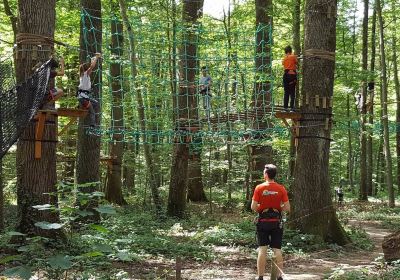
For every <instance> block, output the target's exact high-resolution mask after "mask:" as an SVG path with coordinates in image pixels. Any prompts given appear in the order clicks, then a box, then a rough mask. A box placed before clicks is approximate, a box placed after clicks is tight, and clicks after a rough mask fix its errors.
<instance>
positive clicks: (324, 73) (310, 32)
mask: <svg viewBox="0 0 400 280" xmlns="http://www.w3.org/2000/svg"><path fill="white" fill-rule="evenodd" d="M336 9H337V7H336V1H331V2H325V1H323V0H308V1H306V9H305V14H306V15H305V41H304V50H305V51H304V55H305V60H304V64H303V81H302V92H307V93H308V94H309V96H310V98H311V99H310V100H311V102H309V104H306V100H305V98H304V97H303V100H302V101H303V102H302V104H303V105H302V108H301V111H303V110H304V111H307V112H314V113H315V114H314V115H308V117H309V118H310V119H311V118H312V119H315V121H313V122H309V121H308V122H307V123H302V122H301V126H304V127H302V128H300V135H299V144H298V147H297V160H296V167H295V181H294V186H295V188H294V190H293V202H294V203H293V206H294V212H293V218H294V221H296V226H297V228H298V229H300V230H301V231H302V232H305V233H311V234H315V235H319V236H321V237H322V238H323V239H324V240H329V241H333V242H336V243H337V244H345V243H347V242H348V237H347V236H346V234H345V232H344V230H343V229H342V227H341V225H340V224H339V220H338V218H337V216H336V212H335V209H334V207H333V205H332V195H331V188H330V180H329V174H328V166H329V153H330V151H329V150H330V135H331V126H328V128H327V129H326V127H324V126H315V125H316V124H320V123H321V122H320V121H318V119H319V118H320V117H321V115H320V114H321V113H322V114H327V117H328V115H329V114H330V113H331V112H332V108H321V107H316V106H314V105H315V102H314V100H315V98H316V96H315V95H316V94H318V95H319V96H320V97H322V98H332V96H333V83H334V70H335V48H336Z"/></svg>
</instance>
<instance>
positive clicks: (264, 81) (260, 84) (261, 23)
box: [250, 0, 275, 191]
mask: <svg viewBox="0 0 400 280" xmlns="http://www.w3.org/2000/svg"><path fill="white" fill-rule="evenodd" d="M255 5H256V28H257V34H256V46H257V47H256V59H255V69H257V72H256V77H255V80H256V82H255V83H254V93H253V101H252V107H253V110H254V111H255V112H257V111H263V110H264V109H265V107H267V106H270V105H269V104H270V101H271V83H270V81H269V79H268V76H269V75H270V74H271V72H270V71H271V68H269V65H270V63H271V49H270V46H269V45H268V42H269V41H270V39H271V38H270V36H269V35H270V34H269V28H268V26H271V27H272V17H271V14H272V1H271V0H256V1H255ZM258 118H259V120H258V121H257V122H255V126H254V127H253V131H254V132H255V133H256V132H257V131H262V130H265V129H266V128H268V127H270V126H271V124H270V123H269V121H261V117H258ZM267 137H268V136H267V135H265V134H264V133H263V134H262V135H260V134H259V133H256V135H255V136H254V138H256V139H258V140H261V139H265V138H267ZM250 155H251V173H250V177H251V183H252V186H253V191H254V188H255V186H256V185H258V184H261V183H263V182H264V179H263V176H262V170H264V166H265V164H267V163H275V162H274V158H273V150H272V147H271V146H270V145H266V144H262V145H252V146H251V152H250Z"/></svg>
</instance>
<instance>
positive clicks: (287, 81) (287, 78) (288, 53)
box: [282, 46, 297, 112]
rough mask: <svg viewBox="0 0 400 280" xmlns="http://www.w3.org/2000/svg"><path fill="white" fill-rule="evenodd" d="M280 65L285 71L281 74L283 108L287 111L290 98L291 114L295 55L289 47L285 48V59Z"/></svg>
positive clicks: (294, 90)
mask: <svg viewBox="0 0 400 280" xmlns="http://www.w3.org/2000/svg"><path fill="white" fill-rule="evenodd" d="M282 65H283V69H284V71H285V72H284V74H283V89H284V91H285V94H284V98H283V107H284V108H285V110H286V111H287V110H289V109H288V105H289V97H290V111H292V112H293V111H294V101H295V95H296V84H297V72H296V70H297V55H295V54H292V47H291V46H287V47H286V48H285V57H284V58H283V60H282Z"/></svg>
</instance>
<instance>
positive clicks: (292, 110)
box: [278, 109, 296, 280]
mask: <svg viewBox="0 0 400 280" xmlns="http://www.w3.org/2000/svg"><path fill="white" fill-rule="evenodd" d="M294 112H296V111H295V110H294V109H290V113H294ZM278 280H279V279H278Z"/></svg>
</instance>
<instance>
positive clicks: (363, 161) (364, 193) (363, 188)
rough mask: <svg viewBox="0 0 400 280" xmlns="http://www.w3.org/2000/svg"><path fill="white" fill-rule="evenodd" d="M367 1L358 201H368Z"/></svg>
mask: <svg viewBox="0 0 400 280" xmlns="http://www.w3.org/2000/svg"><path fill="white" fill-rule="evenodd" d="M368 1H369V0H364V18H363V27H362V29H363V30H362V70H363V78H362V82H361V123H360V124H361V131H360V148H361V154H360V193H359V199H360V200H363V201H367V200H368V189H367V179H368V175H367V129H366V126H365V124H366V122H367V79H368V77H367V71H368Z"/></svg>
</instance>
